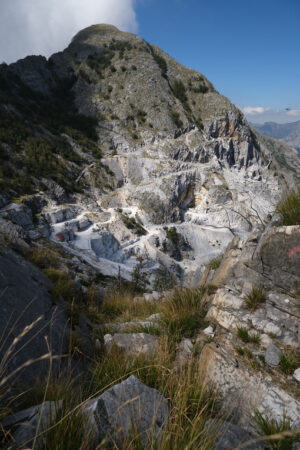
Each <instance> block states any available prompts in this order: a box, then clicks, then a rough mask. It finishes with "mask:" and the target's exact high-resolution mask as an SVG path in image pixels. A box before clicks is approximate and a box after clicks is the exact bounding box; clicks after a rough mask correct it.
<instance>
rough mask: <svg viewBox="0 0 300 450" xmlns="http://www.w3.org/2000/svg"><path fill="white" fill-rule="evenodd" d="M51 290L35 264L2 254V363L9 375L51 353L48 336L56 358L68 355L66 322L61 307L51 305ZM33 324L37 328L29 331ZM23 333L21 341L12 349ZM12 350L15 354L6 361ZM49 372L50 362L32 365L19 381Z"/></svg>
mask: <svg viewBox="0 0 300 450" xmlns="http://www.w3.org/2000/svg"><path fill="white" fill-rule="evenodd" d="M50 288H51V283H50V281H49V280H48V279H47V278H46V277H45V275H44V274H43V273H42V272H41V271H40V270H38V269H37V268H36V267H35V266H34V265H33V264H31V263H30V262H28V261H26V260H25V259H24V258H23V257H21V256H20V255H18V254H17V253H15V252H13V251H12V250H9V249H7V248H2V249H1V250H0V295H1V301H0V336H1V345H0V359H2V362H3V363H4V366H5V370H6V371H7V373H11V372H12V371H13V370H15V369H17V368H20V367H21V366H22V365H23V364H25V363H26V362H28V361H30V360H35V359H37V358H39V357H41V356H42V355H44V354H46V353H48V346H47V343H46V340H45V337H46V336H47V339H48V342H49V345H50V348H51V350H52V353H53V355H62V354H65V353H66V351H67V349H68V325H67V318H66V316H65V314H64V312H63V310H62V308H61V307H59V306H54V305H53V304H52V301H51V296H50V293H49V290H50ZM34 322H36V324H35V326H34V327H33V328H32V329H28V328H27V331H26V327H31V326H32V324H33V323H34ZM22 333H23V337H22V339H19V340H18V342H17V343H15V344H14V345H13V346H12V343H13V340H14V339H16V338H18V336H20V335H21V334H22ZM11 346H12V354H11V356H10V358H9V359H8V360H6V356H5V355H6V353H7V351H8V349H9V348H10V347H11ZM58 367H59V361H58V360H56V359H55V360H53V371H54V373H55V372H56V371H57V370H58ZM48 370H49V360H44V361H39V362H33V363H32V364H30V365H28V366H27V367H24V368H23V369H22V370H21V371H20V372H18V375H19V380H18V381H19V383H21V384H25V383H26V384H28V383H29V382H30V380H33V379H36V378H41V377H43V376H45V375H46V374H47V372H48ZM11 381H12V380H10V382H11ZM15 381H17V380H15Z"/></svg>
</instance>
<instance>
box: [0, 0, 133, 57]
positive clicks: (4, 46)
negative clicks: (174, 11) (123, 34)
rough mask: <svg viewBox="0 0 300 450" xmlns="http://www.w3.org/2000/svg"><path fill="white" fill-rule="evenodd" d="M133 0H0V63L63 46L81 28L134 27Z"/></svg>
mask: <svg viewBox="0 0 300 450" xmlns="http://www.w3.org/2000/svg"><path fill="white" fill-rule="evenodd" d="M135 1H136V0H0V63H1V62H3V61H5V62H7V63H10V62H13V61H16V60H17V59H19V58H23V57H25V56H27V55H32V54H37V55H39V54H42V55H45V56H50V55H51V54H52V53H54V52H56V51H60V50H63V49H64V48H65V47H66V46H67V45H68V44H69V42H70V40H71V38H72V37H73V36H74V35H75V34H76V33H77V32H78V31H79V30H81V29H82V28H85V27H87V26H89V25H93V24H97V23H109V24H112V25H115V26H117V27H118V28H120V29H121V30H123V31H133V32H134V31H137V21H136V15H135V10H134V5H135Z"/></svg>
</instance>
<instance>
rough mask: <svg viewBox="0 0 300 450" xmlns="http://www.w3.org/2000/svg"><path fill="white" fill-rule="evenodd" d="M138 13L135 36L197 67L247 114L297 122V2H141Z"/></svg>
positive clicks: (299, 21)
mask: <svg viewBox="0 0 300 450" xmlns="http://www.w3.org/2000/svg"><path fill="white" fill-rule="evenodd" d="M136 12H137V22H138V26H139V34H140V36H142V37H143V38H145V39H146V40H148V41H150V42H151V43H155V44H157V45H159V46H160V47H161V48H162V49H163V50H164V51H166V52H167V53H168V54H170V55H171V56H173V57H174V58H176V59H177V60H178V61H180V62H181V63H183V64H184V65H186V66H188V67H191V68H193V69H196V70H198V71H200V72H202V73H203V74H204V75H205V76H206V77H207V78H208V79H209V80H210V81H211V82H212V83H213V84H214V86H215V88H216V89H217V90H218V91H219V92H220V93H222V94H224V95H226V96H227V97H229V98H230V100H231V101H232V102H233V103H235V104H236V105H237V106H239V107H240V108H247V109H245V112H246V111H248V114H246V115H247V118H248V119H249V120H251V121H254V122H263V121H265V120H274V121H280V122H292V121H295V120H300V58H299V54H300V0H251V1H248V0H227V1H226V0H214V1H212V0H211V1H209V0H141V1H140V2H139V3H138V7H137V9H136ZM250 108H253V110H251V109H250ZM285 108H289V109H290V110H291V111H285ZM249 112H250V113H251V114H249ZM255 112H256V114H255Z"/></svg>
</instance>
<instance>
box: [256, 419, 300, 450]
mask: <svg viewBox="0 0 300 450" xmlns="http://www.w3.org/2000/svg"><path fill="white" fill-rule="evenodd" d="M254 420H255V423H256V424H257V425H258V427H259V428H260V430H261V431H262V433H263V435H262V436H265V437H268V436H272V435H276V434H281V433H284V432H290V431H291V430H292V428H291V421H290V419H289V418H287V417H286V416H285V415H284V416H283V418H282V419H281V420H276V419H273V418H270V417H269V416H268V415H265V416H263V415H262V414H261V413H260V412H259V411H255V412H254ZM288 434H290V433H288ZM298 438H299V434H298V435H297V434H295V433H294V434H292V436H282V438H277V439H268V440H267V439H266V442H267V443H268V445H269V446H270V447H271V448H272V449H274V450H291V448H292V446H293V443H294V442H296V441H297V439H298Z"/></svg>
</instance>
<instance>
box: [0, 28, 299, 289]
mask: <svg viewBox="0 0 300 450" xmlns="http://www.w3.org/2000/svg"><path fill="white" fill-rule="evenodd" d="M0 81H1V83H0V101H1V106H0V120H1V122H0V143H1V145H0V150H1V151H0V158H1V168H0V170H1V174H0V176H1V178H0V186H1V196H0V203H1V205H0V206H1V207H2V210H1V215H2V217H3V218H4V219H8V220H11V221H12V222H14V223H15V224H16V225H17V226H21V227H22V228H23V231H22V233H25V237H26V238H27V239H38V238H40V237H41V236H44V237H49V238H50V239H52V240H54V241H56V242H58V243H60V244H61V245H62V246H64V247H65V249H66V250H67V251H68V252H69V253H71V254H73V255H75V256H77V257H80V258H82V259H84V260H85V261H86V262H88V263H89V264H91V265H93V266H94V267H95V268H97V269H99V270H100V271H101V272H102V273H104V274H105V275H113V276H115V275H117V274H118V273H119V271H120V273H121V276H122V277H123V278H125V279H130V278H131V276H132V275H131V274H132V270H133V268H134V267H135V266H136V265H137V264H138V263H140V264H142V265H143V268H144V270H146V271H148V272H149V276H150V281H151V282H153V281H154V279H155V273H156V271H157V270H158V269H161V268H164V270H165V271H166V273H168V272H169V273H170V272H172V274H173V276H174V277H176V278H177V279H178V281H179V280H180V281H181V282H186V283H188V282H197V281H198V280H199V278H200V275H201V273H202V272H203V269H204V265H205V264H207V263H208V262H209V261H210V260H212V259H214V258H216V257H218V256H220V255H221V254H222V253H223V252H224V249H225V247H226V246H227V245H228V243H229V242H230V241H231V240H232V238H233V237H234V236H236V235H237V236H241V237H242V236H245V235H246V234H247V233H248V232H249V231H250V230H251V229H252V228H253V226H254V225H255V224H261V223H263V222H264V221H265V220H266V219H267V218H268V217H270V215H272V213H273V211H274V207H275V204H276V202H277V200H278V199H279V197H280V196H281V194H282V192H283V191H284V189H285V188H286V187H287V186H288V187H292V186H295V185H296V184H297V182H298V181H299V169H300V159H299V157H298V156H297V155H296V154H293V153H291V150H290V149H289V148H288V147H287V146H285V145H284V144H278V143H277V142H276V141H272V140H268V139H267V138H261V137H259V136H258V135H257V134H256V133H255V132H254V131H253V130H252V129H251V128H250V127H249V125H248V123H247V121H246V120H245V118H244V117H243V115H242V113H241V112H240V111H239V110H238V109H237V108H236V107H235V106H234V105H232V104H231V103H230V102H229V100H228V99H226V98H225V97H223V96H222V95H220V94H219V93H218V92H216V91H215V89H214V87H213V86H212V85H211V83H210V82H209V81H208V80H207V79H206V78H205V77H204V76H203V75H201V74H200V73H198V72H196V71H194V70H190V69H187V68H186V67H184V66H182V65H181V64H179V63H177V62H176V61H174V60H173V59H172V58H171V57H170V56H168V55H167V54H165V53H164V52H162V51H161V50H160V49H159V48H157V47H155V46H151V45H150V44H148V43H147V42H145V41H144V40H142V39H141V38H139V37H138V36H135V35H133V34H129V33H124V32H120V31H119V30H117V29H116V28H114V27H112V26H108V25H96V26H92V27H89V28H87V29H85V30H83V31H81V32H79V33H78V34H77V35H76V36H75V37H74V39H73V40H72V42H71V44H70V45H69V47H68V48H67V49H66V50H64V51H63V52H60V53H57V54H55V55H53V56H52V57H51V58H50V59H49V60H48V61H47V60H46V59H45V58H43V57H36V56H34V57H27V58H25V59H24V60H21V61H18V62H17V63H15V64H11V65H10V66H6V65H2V66H1V67H0ZM2 228H3V229H5V226H3V227H2ZM141 261H142V262H141Z"/></svg>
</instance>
